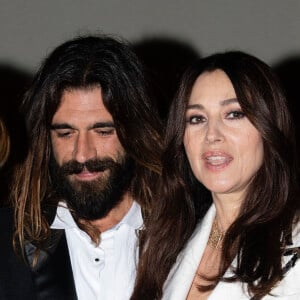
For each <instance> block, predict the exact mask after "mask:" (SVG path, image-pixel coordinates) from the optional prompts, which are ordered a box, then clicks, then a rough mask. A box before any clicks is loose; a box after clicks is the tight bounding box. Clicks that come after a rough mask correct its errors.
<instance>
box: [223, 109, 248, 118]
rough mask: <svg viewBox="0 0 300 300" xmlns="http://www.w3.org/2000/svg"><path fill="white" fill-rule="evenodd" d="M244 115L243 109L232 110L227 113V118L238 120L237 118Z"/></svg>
mask: <svg viewBox="0 0 300 300" xmlns="http://www.w3.org/2000/svg"><path fill="white" fill-rule="evenodd" d="M244 117H245V114H244V113H243V112H242V111H241V110H235V111H231V112H230V113H227V114H226V119H232V120H236V119H242V118H244Z"/></svg>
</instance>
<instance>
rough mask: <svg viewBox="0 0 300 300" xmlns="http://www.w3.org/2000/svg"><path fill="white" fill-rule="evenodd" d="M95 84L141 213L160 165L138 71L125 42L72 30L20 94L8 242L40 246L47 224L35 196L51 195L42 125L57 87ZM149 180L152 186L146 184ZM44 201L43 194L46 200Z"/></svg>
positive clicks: (155, 125) (154, 123)
mask: <svg viewBox="0 0 300 300" xmlns="http://www.w3.org/2000/svg"><path fill="white" fill-rule="evenodd" d="M91 87H101V92H102V97H103V102H104V105H105V107H106V108H107V110H108V111H109V112H110V113H111V115H112V117H113V120H114V123H115V127H116V131H117V135H118V138H119V140H120V142H121V144H122V146H123V147H124V149H125V151H126V153H127V155H128V156H129V157H131V158H132V159H133V161H134V166H135V170H134V178H133V181H132V185H131V193H132V196H133V198H134V199H135V200H136V201H138V202H139V203H140V204H141V206H142V209H143V213H144V215H145V216H147V214H148V213H149V210H150V204H151V202H152V197H153V194H152V191H153V190H154V189H155V182H156V178H157V177H158V176H159V175H160V171H161V162H160V158H161V157H160V155H161V147H162V145H161V139H160V135H161V127H160V121H159V119H158V117H157V113H156V111H155V110H154V109H153V106H152V103H151V99H150V97H149V95H148V92H147V86H146V80H145V78H144V71H143V67H142V65H141V63H140V62H139V60H138V58H137V56H136V55H135V54H134V52H133V51H132V49H131V47H130V45H128V43H127V42H126V41H124V40H122V39H120V38H118V37H113V36H108V35H91V36H89V35H87V36H79V37H76V38H74V39H72V40H70V41H67V42H65V43H63V44H62V45H60V46H58V47H57V48H56V49H54V50H53V52H52V53H50V55H49V56H48V57H47V58H46V59H45V61H44V63H43V64H42V66H41V67H40V69H39V71H38V72H37V74H36V76H35V78H34V80H33V83H32V86H31V87H30V89H29V90H28V92H27V93H26V96H25V99H24V103H23V106H22V109H23V110H22V111H23V113H24V115H25V119H26V122H27V130H28V135H29V145H30V147H29V150H28V155H27V157H26V159H25V161H24V162H23V163H21V164H20V165H19V166H18V167H17V169H16V172H15V179H14V182H13V186H12V201H13V204H14V206H15V219H16V234H15V242H17V243H18V244H20V245H21V247H22V246H23V245H24V240H25V238H26V239H27V240H29V241H33V242H35V244H37V246H40V245H41V244H42V242H43V241H44V240H45V239H46V238H47V237H48V233H49V224H48V222H47V220H46V218H45V214H44V212H43V211H42V205H41V203H43V204H45V203H49V202H51V201H52V198H51V193H52V189H51V178H50V173H49V161H50V157H51V151H52V150H51V140H50V126H51V122H52V118H53V115H54V114H55V112H56V111H57V109H58V107H59V105H60V103H61V96H62V94H63V92H64V91H65V90H69V89H86V88H91ZM151 185H153V186H152V188H151ZM50 200H51V201H50Z"/></svg>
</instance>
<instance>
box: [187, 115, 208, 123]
mask: <svg viewBox="0 0 300 300" xmlns="http://www.w3.org/2000/svg"><path fill="white" fill-rule="evenodd" d="M203 122H204V118H203V116H191V117H188V118H187V123H189V124H199V123H203Z"/></svg>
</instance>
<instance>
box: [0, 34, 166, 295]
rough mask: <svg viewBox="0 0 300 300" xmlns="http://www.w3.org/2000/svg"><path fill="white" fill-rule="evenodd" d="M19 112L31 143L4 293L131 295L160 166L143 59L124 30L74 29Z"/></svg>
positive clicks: (4, 241) (6, 246) (8, 241)
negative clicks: (93, 32)
mask: <svg viewBox="0 0 300 300" xmlns="http://www.w3.org/2000/svg"><path fill="white" fill-rule="evenodd" d="M22 111H23V112H24V116H25V119H26V122H27V130H28V135H29V151H28V154H27V157H26V159H25V161H24V163H21V164H20V165H19V166H18V168H17V170H16V172H15V175H14V176H15V179H14V182H13V185H12V203H13V205H14V207H15V211H14V225H11V224H12V219H13V218H12V214H10V215H9V214H7V215H6V216H5V218H6V220H7V221H6V222H5V225H3V226H2V227H1V231H2V236H0V244H1V247H0V248H1V253H0V257H1V258H0V259H1V262H0V264H1V273H0V289H2V290H3V294H4V298H1V299H13V300H16V299H30V300H34V299H43V300H45V299H55V300H58V299H64V300H67V299H78V300H87V299H89V300H90V299H91V300H93V299H109V300H111V299H118V300H120V299H124V300H126V299H129V297H130V295H131V292H132V289H133V285H134V279H135V272H136V259H137V258H138V246H139V239H141V236H142V235H141V234H140V235H139V232H142V231H141V229H142V226H143V217H145V218H147V216H148V213H149V210H150V205H151V203H152V198H153V194H152V193H151V191H152V190H153V189H154V186H155V183H156V179H157V178H158V176H159V174H160V171H161V166H160V154H161V153H160V149H161V141H160V130H161V128H160V122H159V120H158V119H157V117H156V111H155V110H154V109H153V107H152V105H151V102H150V97H149V94H148V92H147V87H146V83H145V80H144V73H143V68H142V66H141V64H140V62H139V60H138V59H137V57H136V55H135V54H134V52H133V51H132V49H131V46H130V45H129V43H127V42H126V41H124V40H122V39H121V38H117V37H113V36H109V35H86V36H78V37H75V38H73V39H71V40H69V41H66V42H65V43H63V44H61V45H59V46H58V47H57V48H56V49H54V50H53V51H52V53H50V55H49V56H48V57H47V58H46V59H45V61H44V62H43V64H42V66H41V67H40V69H39V71H38V72H37V74H36V76H35V79H34V80H33V83H32V85H31V87H30V88H29V90H28V91H27V93H26V95H25V98H24V103H23V104H22ZM151 185H153V187H151ZM3 220H4V219H3ZM2 222H4V221H2ZM9 226H10V227H9ZM12 226H14V229H12ZM3 231H5V233H3ZM8 231H10V232H11V233H13V238H12V237H11V236H12V234H11V235H7V234H6V232H8ZM3 236H4V238H3ZM12 245H13V246H12ZM12 249H13V250H14V251H13V250H12ZM24 261H25V263H24Z"/></svg>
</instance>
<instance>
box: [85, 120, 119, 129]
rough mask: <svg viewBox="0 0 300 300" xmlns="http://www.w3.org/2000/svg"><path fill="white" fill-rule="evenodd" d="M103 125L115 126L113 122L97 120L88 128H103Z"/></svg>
mask: <svg viewBox="0 0 300 300" xmlns="http://www.w3.org/2000/svg"><path fill="white" fill-rule="evenodd" d="M104 127H112V128H115V124H114V122H112V121H111V122H97V123H95V124H94V125H93V126H91V127H90V129H95V128H104Z"/></svg>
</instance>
